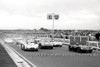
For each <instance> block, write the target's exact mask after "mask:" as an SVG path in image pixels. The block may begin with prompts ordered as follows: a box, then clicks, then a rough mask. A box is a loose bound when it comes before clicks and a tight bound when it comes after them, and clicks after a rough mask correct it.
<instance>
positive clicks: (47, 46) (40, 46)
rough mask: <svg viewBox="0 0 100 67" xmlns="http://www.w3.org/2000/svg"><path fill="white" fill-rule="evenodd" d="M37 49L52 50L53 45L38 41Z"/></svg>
mask: <svg viewBox="0 0 100 67" xmlns="http://www.w3.org/2000/svg"><path fill="white" fill-rule="evenodd" d="M39 48H40V49H41V48H50V49H53V43H52V42H51V41H40V42H39Z"/></svg>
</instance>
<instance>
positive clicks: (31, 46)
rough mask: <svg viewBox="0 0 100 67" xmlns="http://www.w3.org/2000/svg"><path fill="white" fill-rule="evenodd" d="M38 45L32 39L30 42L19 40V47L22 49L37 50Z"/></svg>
mask: <svg viewBox="0 0 100 67" xmlns="http://www.w3.org/2000/svg"><path fill="white" fill-rule="evenodd" d="M38 48H39V45H38V44H37V43H35V42H34V41H31V42H26V43H25V42H21V49H22V50H36V51H38Z"/></svg>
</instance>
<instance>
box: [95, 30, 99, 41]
mask: <svg viewBox="0 0 100 67" xmlns="http://www.w3.org/2000/svg"><path fill="white" fill-rule="evenodd" d="M95 38H96V39H97V40H100V33H99V32H98V33H96V34H95Z"/></svg>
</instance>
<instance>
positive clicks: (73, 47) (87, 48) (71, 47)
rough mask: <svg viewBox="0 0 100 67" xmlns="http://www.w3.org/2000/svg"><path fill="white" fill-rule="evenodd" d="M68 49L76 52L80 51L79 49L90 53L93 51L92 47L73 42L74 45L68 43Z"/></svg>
mask: <svg viewBox="0 0 100 67" xmlns="http://www.w3.org/2000/svg"><path fill="white" fill-rule="evenodd" d="M69 51H77V52H81V51H85V52H89V53H91V52H92V51H93V49H92V47H91V46H89V45H87V44H85V45H82V44H78V43H77V44H75V45H69Z"/></svg>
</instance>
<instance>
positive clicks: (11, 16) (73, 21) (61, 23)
mask: <svg viewBox="0 0 100 67" xmlns="http://www.w3.org/2000/svg"><path fill="white" fill-rule="evenodd" d="M53 12H54V13H55V14H59V16H60V17H59V20H55V29H93V30H98V29H100V0H0V29H34V28H36V29H39V28H41V27H44V28H48V29H52V20H47V14H49V13H53Z"/></svg>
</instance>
